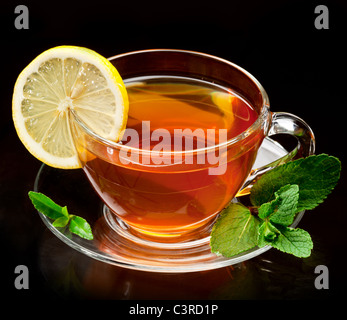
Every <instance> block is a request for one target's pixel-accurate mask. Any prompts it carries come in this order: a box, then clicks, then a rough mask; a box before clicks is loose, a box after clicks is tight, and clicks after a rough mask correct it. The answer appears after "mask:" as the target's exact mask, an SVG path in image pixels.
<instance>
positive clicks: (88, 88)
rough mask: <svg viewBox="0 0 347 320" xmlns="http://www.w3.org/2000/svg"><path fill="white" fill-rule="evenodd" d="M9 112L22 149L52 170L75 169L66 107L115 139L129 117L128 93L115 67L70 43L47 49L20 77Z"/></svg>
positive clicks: (95, 128)
mask: <svg viewBox="0 0 347 320" xmlns="http://www.w3.org/2000/svg"><path fill="white" fill-rule="evenodd" d="M12 104H13V105H12V108H13V109H12V116H13V121H14V124H15V127H16V130H17V134H18V136H19V138H20V140H21V141H22V142H23V144H24V145H25V147H26V148H27V149H28V150H29V151H30V152H31V153H32V154H33V155H34V156H35V157H36V158H37V159H39V160H41V161H42V162H44V163H46V164H48V165H50V166H53V167H57V168H63V169H72V168H79V167H80V166H81V165H80V162H79V160H78V156H77V151H76V149H75V146H74V143H73V138H72V133H71V128H70V117H71V113H70V112H69V110H70V109H73V110H74V111H75V112H76V114H77V115H78V117H79V118H80V119H81V120H82V121H83V122H84V123H85V124H86V125H87V126H88V127H89V128H90V129H91V130H92V131H93V132H95V133H96V134H98V135H100V136H101V137H103V138H106V139H110V140H113V141H117V140H118V139H120V135H121V132H122V131H123V130H124V129H125V126H126V122H127V117H128V109H129V103H128V97H127V92H126V89H125V86H124V84H123V81H122V79H121V77H120V75H119V74H118V71H117V70H116V68H115V67H114V66H113V65H112V64H111V63H110V62H109V61H108V60H107V59H106V58H104V57H102V56H100V55H99V54H97V53H96V52H94V51H92V50H89V49H86V48H81V47H72V46H61V47H55V48H52V49H49V50H47V51H45V52H43V53H42V54H40V55H39V56H38V57H37V58H35V59H34V60H33V61H32V62H31V63H30V64H29V65H28V66H27V67H26V68H25V69H24V70H23V71H22V73H21V74H20V75H19V77H18V79H17V81H16V84H15V87H14V93H13V103H12Z"/></svg>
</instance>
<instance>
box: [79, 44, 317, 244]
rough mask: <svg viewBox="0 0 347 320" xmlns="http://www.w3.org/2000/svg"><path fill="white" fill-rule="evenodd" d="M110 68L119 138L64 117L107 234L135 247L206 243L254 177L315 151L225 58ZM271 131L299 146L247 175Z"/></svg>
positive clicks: (153, 53)
mask: <svg viewBox="0 0 347 320" xmlns="http://www.w3.org/2000/svg"><path fill="white" fill-rule="evenodd" d="M110 61H111V62H112V63H113V64H114V65H115V66H116V68H117V70H118V71H119V73H120V75H121V76H122V78H123V80H124V82H125V85H126V87H127V91H128V95H129V101H130V109H129V119H128V125H127V129H126V130H125V132H124V135H123V139H122V141H120V142H117V143H116V142H113V141H108V140H105V139H103V138H102V137H100V136H98V135H97V134H95V133H94V132H93V131H92V130H91V129H90V128H88V127H87V126H86V124H85V123H83V121H82V120H81V119H79V118H78V116H77V115H76V114H75V113H74V112H73V111H72V113H73V115H74V120H75V121H74V126H73V128H74V136H75V144H76V148H77V150H78V152H79V157H80V161H81V163H82V167H83V170H84V172H85V173H86V176H87V177H88V179H89V181H90V183H91V184H92V185H93V187H94V189H95V190H96V192H97V193H98V194H99V196H100V197H101V199H102V200H103V202H104V203H105V205H106V206H107V208H108V210H109V211H108V213H111V214H109V215H108V221H109V220H110V217H112V218H111V220H112V221H111V222H110V223H111V224H115V225H117V226H118V228H115V230H123V231H125V232H126V233H128V234H131V235H132V236H133V237H134V239H135V241H136V238H138V239H147V240H150V241H154V242H158V243H165V242H174V243H181V242H186V241H190V240H196V239H199V238H202V237H206V236H207V235H208V234H209V232H210V229H211V226H212V225H213V222H214V221H215V219H216V217H217V216H218V214H219V212H220V211H221V210H222V209H223V208H225V207H226V206H227V205H228V204H229V203H230V201H231V200H232V199H233V198H234V197H235V196H237V195H241V194H245V193H247V192H248V190H249V188H250V186H251V185H252V181H254V179H255V178H256V177H257V176H258V175H260V174H261V173H262V172H264V171H266V170H268V169H270V168H271V167H273V166H275V165H277V164H279V163H282V162H284V161H287V160H289V159H291V158H293V157H295V156H308V155H310V154H312V153H313V152H314V146H315V140H314V135H313V133H312V130H311V129H310V127H309V126H308V125H307V124H306V123H305V122H304V121H303V120H301V119H300V118H298V117H296V116H294V115H292V114H289V113H276V112H270V109H269V99H268V96H267V94H266V92H265V90H264V88H263V87H262V86H261V84H260V83H259V82H258V81H257V80H256V79H255V78H254V77H253V76H252V75H251V74H249V73H248V72H247V71H245V70H243V69H242V68H240V67H239V66H237V65H235V64H233V63H231V62H229V61H226V60H224V59H221V58H218V57H214V56H211V55H207V54H203V53H198V52H192V51H184V50H165V49H161V50H144V51H136V52H130V53H126V54H121V55H117V56H114V57H112V58H110ZM240 119H241V120H240ZM185 129H187V130H188V131H184V130H185ZM179 130H181V131H179ZM189 130H190V131H189ZM187 132H188V133H187ZM182 133H186V135H185V136H184V139H183V138H182V137H183V136H182ZM177 134H178V135H179V134H181V135H180V136H179V138H180V139H178V138H177ZM274 134H290V135H292V136H295V137H296V138H297V139H298V146H297V147H296V148H295V149H294V150H293V151H292V152H290V153H288V155H287V156H285V157H283V158H281V159H279V161H277V162H276V163H271V164H269V165H267V166H265V167H262V168H259V169H257V170H252V167H253V165H254V162H255V159H256V156H257V152H258V150H259V148H260V146H261V144H262V142H263V140H264V138H265V137H267V136H271V135H274ZM189 139H190V140H189ZM177 141H179V142H180V143H177ZM183 141H184V144H183ZM187 141H189V143H188V142H187Z"/></svg>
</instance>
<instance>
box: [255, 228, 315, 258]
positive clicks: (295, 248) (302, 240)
mask: <svg viewBox="0 0 347 320" xmlns="http://www.w3.org/2000/svg"><path fill="white" fill-rule="evenodd" d="M271 226H272V228H273V229H274V230H275V231H274V232H275V233H276V237H274V239H268V238H266V237H265V235H264V234H260V235H259V246H260V245H261V246H264V245H265V244H269V245H271V246H272V247H274V248H276V249H278V250H280V251H282V252H285V253H289V254H293V255H294V256H296V257H299V258H306V257H309V256H310V254H311V250H312V248H313V242H312V240H311V236H310V235H309V233H308V232H306V231H305V230H302V229H299V228H295V229H293V228H288V227H282V226H278V227H277V228H276V227H275V226H274V225H272V224H271ZM259 231H260V232H262V230H261V228H259Z"/></svg>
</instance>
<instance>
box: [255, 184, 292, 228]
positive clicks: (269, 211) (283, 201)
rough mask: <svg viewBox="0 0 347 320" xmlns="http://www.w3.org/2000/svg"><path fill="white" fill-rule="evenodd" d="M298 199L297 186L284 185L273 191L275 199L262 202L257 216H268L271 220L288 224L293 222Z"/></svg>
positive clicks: (263, 217)
mask: <svg viewBox="0 0 347 320" xmlns="http://www.w3.org/2000/svg"><path fill="white" fill-rule="evenodd" d="M298 200H299V186H298V185H296V184H294V185H290V184H288V185H286V186H283V187H282V188H280V189H279V190H278V191H277V192H275V200H272V201H271V202H267V203H263V204H262V205H261V206H260V207H259V209H258V211H259V218H261V219H266V218H269V219H270V221H271V222H273V223H276V224H279V225H282V226H289V225H291V224H292V223H293V220H294V218H295V214H296V212H297V204H298Z"/></svg>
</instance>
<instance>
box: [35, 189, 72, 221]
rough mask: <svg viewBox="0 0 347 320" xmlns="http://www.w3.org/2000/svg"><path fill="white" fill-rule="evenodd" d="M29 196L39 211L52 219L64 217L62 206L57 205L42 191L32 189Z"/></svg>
mask: <svg viewBox="0 0 347 320" xmlns="http://www.w3.org/2000/svg"><path fill="white" fill-rule="evenodd" d="M29 198H30V200H31V202H32V203H33V205H34V207H35V208H36V210H37V211H39V212H41V213H42V214H44V215H45V216H47V217H48V218H50V219H53V220H55V219H58V218H61V217H64V216H65V214H64V213H63V211H62V207H61V206H59V205H57V204H56V203H55V202H54V201H52V200H51V199H50V198H49V197H47V196H45V195H44V194H42V193H38V192H34V191H30V192H29Z"/></svg>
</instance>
